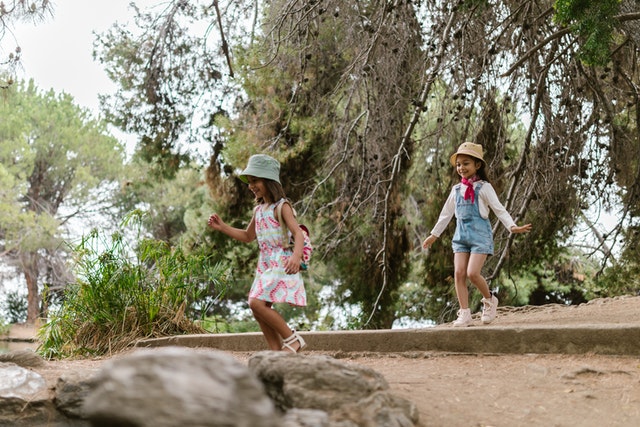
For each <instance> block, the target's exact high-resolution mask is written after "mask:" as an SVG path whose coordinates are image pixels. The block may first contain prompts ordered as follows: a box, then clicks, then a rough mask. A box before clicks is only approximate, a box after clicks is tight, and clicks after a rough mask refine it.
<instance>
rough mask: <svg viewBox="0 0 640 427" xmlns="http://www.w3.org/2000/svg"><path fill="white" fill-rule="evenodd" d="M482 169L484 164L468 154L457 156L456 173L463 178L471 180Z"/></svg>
mask: <svg viewBox="0 0 640 427" xmlns="http://www.w3.org/2000/svg"><path fill="white" fill-rule="evenodd" d="M481 167H482V162H481V161H480V160H478V159H476V158H475V157H471V156H468V155H466V154H458V155H457V156H456V171H457V172H458V175H460V176H461V177H462V178H467V179H469V178H471V177H472V176H474V175H475V174H476V172H478V169H480V168H481Z"/></svg>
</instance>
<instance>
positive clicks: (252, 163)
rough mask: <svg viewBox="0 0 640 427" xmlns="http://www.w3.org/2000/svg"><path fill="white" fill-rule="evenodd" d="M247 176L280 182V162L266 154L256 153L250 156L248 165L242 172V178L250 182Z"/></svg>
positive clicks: (245, 181)
mask: <svg viewBox="0 0 640 427" xmlns="http://www.w3.org/2000/svg"><path fill="white" fill-rule="evenodd" d="M247 176H255V177H256V178H264V179H271V180H273V181H275V182H277V183H278V184H280V162H278V161H277V160H276V159H274V158H273V157H271V156H267V155H266V154H254V155H253V156H251V157H249V163H247V167H246V169H245V170H243V171H242V172H241V173H240V176H239V178H240V180H241V181H242V182H244V183H245V184H248V183H249V180H248V179H247Z"/></svg>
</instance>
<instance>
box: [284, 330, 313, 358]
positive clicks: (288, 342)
mask: <svg viewBox="0 0 640 427" xmlns="http://www.w3.org/2000/svg"><path fill="white" fill-rule="evenodd" d="M296 341H298V344H300V346H299V347H298V349H297V350H296V349H295V348H293V347H292V345H293V343H295V342H296ZM306 346H307V343H306V342H304V340H303V339H302V337H301V336H300V335H299V334H298V333H297V332H296V331H293V334H292V335H291V336H290V337H289V338H287V339H285V340H284V341H282V350H284V349H287V350H289V351H290V352H291V353H298V352H300V351H302V349H303V348H305V347H306Z"/></svg>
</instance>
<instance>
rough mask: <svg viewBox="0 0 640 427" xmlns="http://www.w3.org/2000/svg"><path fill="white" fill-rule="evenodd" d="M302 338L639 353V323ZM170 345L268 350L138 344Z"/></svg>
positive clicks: (248, 344)
mask: <svg viewBox="0 0 640 427" xmlns="http://www.w3.org/2000/svg"><path fill="white" fill-rule="evenodd" d="M300 334H301V335H302V336H303V337H304V338H305V340H306V341H307V344H308V347H307V350H309V351H343V352H381V353H394V352H412V351H443V352H454V353H504V354H525V353H538V354H587V353H592V354H604V355H629V356H638V355H640V325H637V324H622V325H620V324H616V325H607V326H604V325H580V326H544V327H536V326H526V327H500V326H483V327H469V328H460V329H456V328H452V327H436V328H426V329H392V330H366V331H327V332H317V331H314V332H304V331H301V332H300ZM173 345H177V346H184V347H208V348H215V349H218V350H222V351H231V352H234V351H237V352H253V351H262V350H265V349H266V346H265V342H264V339H263V337H262V334H261V333H242V334H202V335H180V336H174V337H167V338H155V339H149V340H141V341H139V342H137V343H136V347H164V346H173Z"/></svg>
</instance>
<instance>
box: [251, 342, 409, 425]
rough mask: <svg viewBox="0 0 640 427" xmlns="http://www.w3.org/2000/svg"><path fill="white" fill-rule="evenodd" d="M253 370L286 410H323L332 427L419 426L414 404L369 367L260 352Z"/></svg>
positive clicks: (327, 359)
mask: <svg viewBox="0 0 640 427" xmlns="http://www.w3.org/2000/svg"><path fill="white" fill-rule="evenodd" d="M249 369H250V370H251V371H253V372H254V373H255V374H256V376H257V377H258V378H259V379H260V381H262V383H263V384H264V386H265V388H266V390H267V393H268V394H269V396H270V397H271V399H272V400H273V401H274V402H275V403H276V405H277V406H278V407H279V408H280V409H281V410H283V411H289V410H291V409H292V408H296V410H305V409H306V410H320V411H324V412H326V413H327V414H328V415H329V423H328V424H327V425H328V426H331V427H358V426H368V427H409V426H414V425H417V423H418V419H419V413H418V409H417V407H416V406H415V404H413V403H412V402H410V401H408V400H406V399H403V398H400V397H397V396H394V395H393V394H391V393H390V390H389V384H388V383H387V381H386V380H385V379H384V377H383V376H382V375H380V374H379V373H378V372H376V371H374V370H372V369H370V368H367V367H364V366H360V365H357V364H348V363H344V362H341V361H338V360H336V359H334V358H332V357H329V356H322V355H316V356H300V355H294V354H288V353H283V352H260V353H256V354H254V355H253V356H252V357H251V358H250V359H249ZM301 425H303V424H301ZM322 425H324V424H321V423H320V424H318V426H322Z"/></svg>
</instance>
